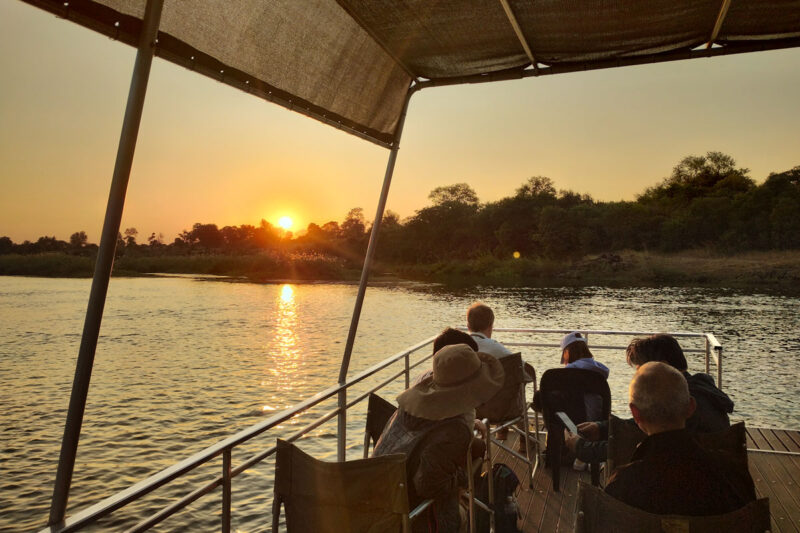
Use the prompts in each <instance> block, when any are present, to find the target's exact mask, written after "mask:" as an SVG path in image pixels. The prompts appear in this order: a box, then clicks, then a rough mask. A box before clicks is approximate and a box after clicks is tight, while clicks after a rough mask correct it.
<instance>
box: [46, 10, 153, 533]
mask: <svg viewBox="0 0 800 533" xmlns="http://www.w3.org/2000/svg"><path fill="white" fill-rule="evenodd" d="M162 7H163V0H148V2H147V7H146V9H145V14H144V19H143V20H142V30H141V34H140V36H139V47H138V52H137V53H136V62H135V63H134V67H133V76H132V78H131V87H130V90H129V92H128V103H127V107H126V108H125V118H124V120H123V123H122V133H121V134H120V139H119V147H118V148H117V160H116V162H115V164H114V177H113V179H112V180H111V191H110V192H109V195H108V205H107V206H106V216H105V220H104V222H103V233H102V235H101V237H100V248H99V250H98V253H97V262H96V263H95V266H94V278H93V279H92V289H91V293H90V294H89V304H88V307H87V309H86V319H85V321H84V324H83V336H82V337H81V346H80V350H79V352H78V362H77V364H76V367H75V378H74V380H73V382H72V395H71V396H70V400H69V411H68V412H67V422H66V425H65V427H64V438H63V439H62V441H61V456H60V457H59V460H58V471H57V472H56V481H55V487H54V488H53V499H52V502H51V504H50V520H49V522H48V525H51V526H53V525H56V524H59V523H60V522H62V521H63V520H64V515H65V514H66V509H67V500H68V499H69V488H70V484H71V483H72V472H73V470H74V468H75V456H76V455H77V451H78V439H79V438H80V434H81V425H82V423H83V413H84V410H85V408H86V396H87V394H88V392H89V381H90V380H91V377H92V365H93V364H94V354H95V350H96V348H97V338H98V336H99V334H100V322H101V321H102V318H103V308H104V307H105V301H106V293H107V292H108V282H109V278H110V277H111V268H112V266H113V264H114V251H115V248H116V245H117V235H118V234H119V225H120V222H121V220H122V208H123V206H124V204H125V193H126V191H127V187H128V178H129V177H130V173H131V165H132V164H133V153H134V150H135V148H136V138H137V136H138V133H139V124H140V122H141V118H142V108H143V106H144V97H145V93H146V92H147V81H148V79H149V77H150V66H151V64H152V62H153V54H154V53H155V45H156V35H157V33H158V25H159V23H160V21H161V9H162Z"/></svg>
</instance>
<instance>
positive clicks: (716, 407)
mask: <svg viewBox="0 0 800 533" xmlns="http://www.w3.org/2000/svg"><path fill="white" fill-rule="evenodd" d="M683 375H684V377H685V378H686V382H687V383H688V384H689V394H691V395H692V396H693V397H694V400H695V402H696V403H697V409H696V410H695V412H694V414H693V415H692V416H691V417H689V419H688V420H687V421H686V428H687V429H691V430H693V431H697V432H699V433H715V432H717V431H722V430H723V429H726V428H727V427H729V426H730V425H731V421H730V419H729V418H728V413H732V412H733V400H731V399H730V398H729V397H728V395H727V394H725V393H724V392H722V391H721V390H719V389H718V388H717V386H716V385H714V378H712V377H711V376H709V375H708V374H703V373H698V374H694V375H692V374H690V373H688V372H684V373H683Z"/></svg>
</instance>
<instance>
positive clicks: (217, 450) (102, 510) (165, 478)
mask: <svg viewBox="0 0 800 533" xmlns="http://www.w3.org/2000/svg"><path fill="white" fill-rule="evenodd" d="M494 331H495V332H498V333H526V334H564V333H570V332H572V331H580V332H581V333H583V334H585V335H587V341H588V336H589V335H608V336H639V335H652V334H654V333H656V332H646V331H613V330H580V329H531V328H496V329H495V330H494ZM669 334H670V335H672V336H675V337H686V338H690V337H691V338H698V339H699V338H703V339H705V345H706V347H705V349H704V350H703V349H693V348H687V349H684V351H685V352H705V363H706V371H707V372H708V370H709V365H710V359H711V358H713V359H714V362H715V363H716V365H717V374H718V375H717V379H718V385H719V386H720V388H721V385H722V345H721V344H720V343H719V341H718V340H717V338H716V337H715V336H714V335H713V334H712V333H692V332H675V333H669ZM434 339H435V337H430V338H427V339H425V340H423V341H421V342H418V343H417V344H414V345H412V346H410V347H409V348H406V349H405V350H403V351H400V352H398V353H396V354H394V355H392V356H390V357H388V358H387V359H384V360H383V361H380V362H378V363H376V364H374V365H372V366H370V367H368V368H366V369H364V370H362V371H361V372H359V373H358V374H356V375H355V376H353V377H352V378H351V379H349V380H347V381H346V382H344V383H341V384H335V385H332V386H330V387H327V388H325V389H323V390H322V391H320V392H319V393H317V394H315V395H314V396H312V397H310V398H307V399H305V400H303V401H302V402H300V403H298V404H296V405H294V406H292V407H290V408H288V409H285V410H283V411H281V412H280V413H277V414H275V415H273V416H271V417H269V418H268V419H267V420H264V421H263V422H259V423H258V424H255V425H253V426H251V427H249V428H246V429H244V430H242V431H240V432H238V433H236V434H234V435H232V436H231V437H228V438H227V439H224V440H222V441H220V442H218V443H216V444H213V445H211V446H209V447H207V448H205V449H204V450H201V451H200V452H197V453H195V454H194V455H192V456H190V457H188V458H187V459H184V460H183V461H180V462H178V463H176V464H174V465H172V466H170V467H168V468H165V469H164V470H162V471H160V472H158V473H156V474H154V475H152V476H150V477H148V478H146V479H144V480H142V481H140V482H138V483H136V484H134V485H132V486H131V487H128V488H127V489H125V490H123V491H120V492H118V493H116V494H114V495H112V496H109V497H108V498H105V499H104V500H102V501H100V502H98V503H96V504H94V505H92V506H90V507H89V508H87V509H84V510H83V511H80V512H78V513H76V514H74V515H72V516H70V517H67V518H66V519H65V520H64V521H63V522H61V523H59V524H55V525H50V526H48V527H46V528H44V529H42V530H41V532H42V533H43V532H50V533H61V532H66V531H76V530H78V529H80V528H82V527H85V526H88V525H90V524H92V523H94V522H96V521H97V520H99V519H100V518H102V517H104V516H107V515H108V514H110V513H112V512H114V511H116V510H117V509H120V508H121V507H124V506H125V505H128V504H129V503H132V502H133V501H136V500H138V499H139V498H141V497H143V496H145V495H147V494H149V493H150V492H152V491H154V490H156V489H158V488H160V487H162V486H163V485H165V484H167V483H169V482H171V481H174V480H175V479H177V478H179V477H181V476H183V475H184V474H186V473H188V472H190V471H192V470H194V469H195V468H197V467H198V466H201V465H203V464H205V463H207V462H208V461H210V460H211V459H214V458H216V457H217V456H219V455H224V459H225V460H224V461H223V472H222V474H221V475H219V476H218V477H216V478H215V479H213V480H212V481H211V482H208V483H206V484H204V485H203V486H201V487H200V488H196V489H195V490H193V491H192V492H190V493H188V494H186V495H185V496H183V497H182V498H180V499H179V500H177V501H173V502H171V503H170V504H169V505H168V506H167V507H165V508H163V509H161V510H159V511H158V512H156V513H154V514H153V515H151V516H149V517H147V518H145V519H143V520H142V521H140V522H139V523H138V524H136V525H135V526H133V527H132V528H131V529H130V530H129V531H145V530H147V529H149V528H151V527H153V526H155V525H157V524H159V523H160V522H162V521H163V520H165V519H166V518H168V517H170V516H172V515H173V514H175V513H176V512H178V511H180V510H181V509H183V508H185V507H187V506H188V505H190V504H191V503H193V502H194V501H196V500H198V499H199V498H201V497H202V496H204V495H206V494H208V493H210V492H212V491H213V490H214V489H216V488H217V487H220V486H221V487H222V528H221V529H222V530H223V531H228V530H229V528H230V507H231V501H230V494H231V493H230V484H231V480H232V479H233V478H235V477H236V476H238V475H239V474H241V473H242V472H244V471H246V470H248V469H249V468H251V467H253V466H254V465H256V464H258V463H259V462H261V461H263V460H264V459H266V458H268V457H270V456H271V455H273V454H274V453H275V450H276V447H275V446H272V447H269V448H268V449H266V450H264V451H262V452H259V453H257V454H255V455H253V456H251V457H249V458H248V459H246V460H245V461H243V462H242V464H240V465H239V466H237V467H235V468H234V467H232V465H231V464H230V463H231V462H230V455H231V452H232V450H233V448H235V447H236V446H238V445H241V444H243V443H245V442H247V441H249V440H250V439H252V438H254V437H257V436H258V435H260V434H262V433H264V432H266V431H268V430H270V429H272V428H274V427H275V426H278V425H279V424H281V423H283V422H286V421H287V420H290V419H292V418H294V417H296V416H298V415H300V414H302V413H304V412H305V411H307V410H309V409H310V408H312V407H315V406H317V405H319V404H320V403H322V402H324V401H326V400H330V399H332V398H334V397H337V396H339V394H340V392H342V391H346V390H347V389H349V388H351V387H353V386H355V385H357V384H359V383H362V382H363V381H365V380H366V379H367V378H369V377H371V376H373V375H375V374H377V373H378V372H380V371H382V370H385V369H387V368H389V367H390V366H391V365H393V364H395V363H398V362H400V361H402V364H403V369H402V370H399V371H396V372H394V373H392V374H391V375H390V376H389V377H385V378H382V379H381V381H380V382H379V383H378V384H377V385H373V386H371V387H369V390H368V391H366V392H363V393H361V394H359V395H358V396H357V397H356V398H354V399H352V400H350V401H349V402H347V403H345V404H344V406H343V408H344V411H345V412H346V411H347V410H348V409H350V408H351V407H353V406H355V405H357V404H358V403H360V402H362V401H364V400H365V399H366V398H367V397H368V396H369V394H370V392H375V391H377V390H380V389H382V388H384V387H385V386H387V385H389V384H390V383H392V382H394V381H395V380H397V379H398V378H400V377H404V380H405V383H404V384H405V386H406V387H407V386H408V383H409V376H410V372H411V370H412V369H415V368H417V367H418V366H420V365H421V364H423V363H425V362H426V361H428V360H429V359H430V358H431V357H432V354H427V355H424V356H423V357H420V358H419V359H418V360H417V361H415V362H414V363H413V364H412V363H411V362H410V361H409V357H410V356H411V355H412V354H414V353H415V352H417V351H418V350H420V349H421V348H424V347H425V346H427V345H429V344H431V343H432V342H433V340H434ZM504 344H506V345H508V346H534V347H553V346H555V347H557V346H559V343H558V342H555V343H526V342H514V341H508V342H504ZM592 348H593V349H598V348H599V349H619V350H624V349H625V346H611V345H605V346H604V345H599V344H592ZM343 408H342V406H340V405H337V406H336V407H334V408H333V409H330V410H328V411H326V412H325V413H322V414H320V415H319V416H317V417H316V418H315V419H314V420H313V421H312V422H311V423H309V424H308V425H306V426H304V427H302V428H301V429H299V430H298V431H296V432H295V433H293V434H292V435H290V436H288V437H287V438H286V440H287V441H289V442H293V441H295V440H297V439H298V438H300V437H302V436H303V435H306V434H307V433H309V432H310V431H312V430H314V429H316V428H317V427H319V426H320V425H322V424H324V423H325V422H328V421H329V420H331V419H333V418H334V417H336V416H337V415H339V414H340V413H341V412H342V409H343ZM340 438H341V436H340Z"/></svg>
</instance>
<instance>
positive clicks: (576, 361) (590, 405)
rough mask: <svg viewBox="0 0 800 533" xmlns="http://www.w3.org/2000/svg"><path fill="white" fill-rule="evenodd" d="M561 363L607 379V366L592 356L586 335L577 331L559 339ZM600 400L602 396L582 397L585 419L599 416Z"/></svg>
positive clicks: (600, 409) (593, 418)
mask: <svg viewBox="0 0 800 533" xmlns="http://www.w3.org/2000/svg"><path fill="white" fill-rule="evenodd" d="M561 364H562V365H564V368H579V369H581V370H591V371H592V372H597V373H598V374H601V375H602V376H603V377H604V378H606V379H608V373H609V370H608V367H607V366H606V365H604V364H603V363H600V362H598V361H596V360H595V358H594V357H592V352H591V351H589V344H588V343H587V342H586V337H584V336H583V335H581V334H580V333H578V332H577V331H575V332H572V333H570V334H569V335H566V336H565V337H564V338H563V339H561ZM602 401H603V400H602V398H598V397H591V396H587V397H586V398H584V402H585V404H586V419H587V420H596V419H598V418H599V417H600V414H601V411H602Z"/></svg>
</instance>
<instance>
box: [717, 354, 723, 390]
mask: <svg viewBox="0 0 800 533" xmlns="http://www.w3.org/2000/svg"><path fill="white" fill-rule="evenodd" d="M716 350H717V387H719V390H722V346H720V347H719V348H716Z"/></svg>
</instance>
